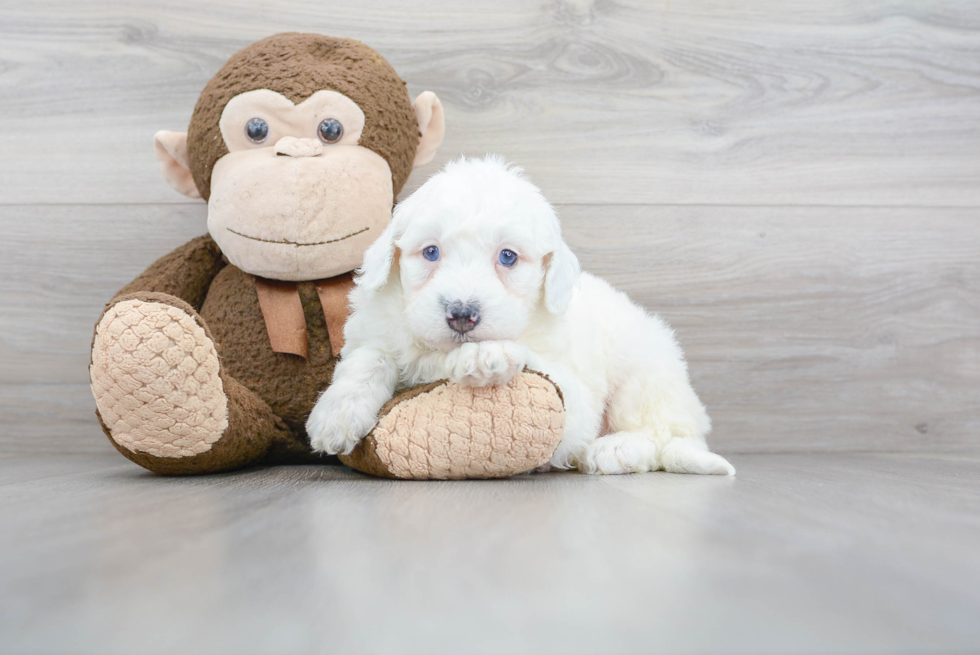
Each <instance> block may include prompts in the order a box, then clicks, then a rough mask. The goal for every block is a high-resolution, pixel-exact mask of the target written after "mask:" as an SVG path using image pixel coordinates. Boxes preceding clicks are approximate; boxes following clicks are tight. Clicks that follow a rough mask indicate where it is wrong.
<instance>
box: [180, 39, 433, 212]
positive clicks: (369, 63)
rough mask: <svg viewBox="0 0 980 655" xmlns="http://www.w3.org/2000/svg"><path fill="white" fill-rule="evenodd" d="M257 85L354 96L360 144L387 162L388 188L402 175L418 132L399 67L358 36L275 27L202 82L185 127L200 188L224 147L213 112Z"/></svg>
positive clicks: (298, 95)
mask: <svg viewBox="0 0 980 655" xmlns="http://www.w3.org/2000/svg"><path fill="white" fill-rule="evenodd" d="M256 89H270V90H272V91H276V92H277V93H281V94H282V95H284V96H286V97H287V98H289V99H290V100H292V101H293V102H294V103H299V102H302V101H303V100H306V99H307V98H308V97H310V96H311V95H313V93H315V92H316V91H319V90H321V89H328V90H332V91H337V92H338V93H342V94H344V95H345V96H347V97H348V98H350V99H351V100H353V101H354V102H356V103H357V104H358V105H359V106H360V107H361V109H362V110H363V111H364V116H365V119H366V122H365V126H364V131H363V132H362V134H361V140H360V145H362V146H364V147H366V148H368V149H370V150H373V151H374V152H376V153H377V154H379V155H380V156H381V157H383V158H384V159H385V160H386V161H387V162H388V164H389V166H391V181H392V187H393V189H394V195H395V196H397V195H398V193H399V191H401V189H402V187H403V186H404V184H405V181H406V180H408V175H409V173H410V172H411V170H412V162H413V160H414V157H415V151H416V149H417V147H418V142H419V138H420V137H421V134H420V132H419V129H418V122H417V119H416V116H415V110H414V109H413V108H412V102H411V100H410V98H409V96H408V91H407V90H406V88H405V83H404V82H403V81H402V79H401V77H399V76H398V73H396V72H395V70H394V69H393V68H392V67H391V65H390V64H389V63H388V62H387V61H385V60H384V58H383V57H382V56H381V55H379V54H378V53H377V52H375V51H374V50H373V49H371V48H369V47H368V46H366V45H364V44H363V43H361V42H360V41H355V40H353V39H338V38H334V37H329V36H323V35H320V34H299V33H288V34H276V35H275V36H270V37H268V38H266V39H262V40H261V41H258V42H256V43H253V44H252V45H250V46H248V47H246V48H244V49H242V50H240V51H239V52H238V53H236V54H234V55H232V57H231V58H230V59H229V60H228V62H227V63H226V64H225V65H224V66H223V67H222V68H221V70H220V71H218V73H217V74H216V75H215V76H214V77H213V78H212V79H211V81H210V82H208V84H207V86H206V87H205V88H204V91H203V92H202V93H201V97H200V99H198V101H197V105H196V106H195V108H194V115H193V117H192V118H191V123H190V127H189V128H188V130H187V143H188V151H189V154H190V168H191V173H192V174H193V175H194V182H195V184H196V185H197V188H198V190H199V191H200V192H201V196H202V197H203V198H204V199H205V200H207V199H208V197H209V196H210V194H211V169H212V168H214V164H215V162H216V161H218V159H220V158H221V157H223V156H224V155H225V154H227V152H228V149H227V147H226V146H225V142H224V140H223V139H222V137H221V132H220V130H219V128H218V120H219V119H220V118H221V112H222V111H223V110H224V108H225V105H226V104H227V103H228V101H229V100H231V99H232V98H233V97H235V96H237V95H238V94H240V93H245V92H247V91H254V90H256Z"/></svg>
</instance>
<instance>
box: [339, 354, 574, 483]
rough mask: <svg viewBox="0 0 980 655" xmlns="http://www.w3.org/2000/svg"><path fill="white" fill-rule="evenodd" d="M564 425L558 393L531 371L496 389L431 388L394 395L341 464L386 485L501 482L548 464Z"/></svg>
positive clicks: (439, 385)
mask: <svg viewBox="0 0 980 655" xmlns="http://www.w3.org/2000/svg"><path fill="white" fill-rule="evenodd" d="M564 426H565V412H564V409H563V407H562V399H561V392H560V391H558V388H557V387H556V386H555V385H554V384H553V383H552V382H551V380H549V379H548V378H547V377H545V376H544V375H542V374H540V373H537V372H536V371H529V370H525V371H524V372H523V373H520V374H518V375H517V376H515V377H514V379H513V380H511V381H510V383H508V384H507V385H506V386H501V387H483V388H472V387H462V386H459V385H456V384H450V383H448V382H446V381H442V382H435V383H433V384H430V385H425V386H422V387H415V388H413V389H407V390H405V391H404V392H402V393H400V394H399V395H397V396H395V398H393V399H392V400H391V402H389V403H388V404H387V405H385V407H384V408H382V410H381V418H380V419H379V420H378V425H377V426H375V428H374V430H372V431H371V434H369V435H368V436H367V437H366V438H365V439H364V440H363V441H362V442H361V443H360V444H359V445H358V446H357V448H355V449H354V452H352V453H351V454H350V455H341V457H340V459H341V461H342V462H344V463H345V464H347V465H348V466H351V467H352V468H355V469H357V470H359V471H363V472H365V473H370V474H372V475H379V476H383V477H389V478H403V479H408V480H459V479H465V478H503V477H507V476H510V475H516V474H518V473H523V472H525V471H530V470H531V469H534V468H536V467H538V466H541V465H542V464H545V463H546V462H547V461H548V460H549V459H551V456H552V454H553V453H554V452H555V449H556V448H557V447H558V442H559V441H560V440H561V435H562V430H563V428H564Z"/></svg>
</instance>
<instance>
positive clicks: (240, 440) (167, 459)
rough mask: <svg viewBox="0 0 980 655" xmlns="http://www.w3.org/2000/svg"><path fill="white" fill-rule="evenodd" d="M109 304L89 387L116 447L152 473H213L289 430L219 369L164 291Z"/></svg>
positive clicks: (199, 323)
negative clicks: (90, 386)
mask: <svg viewBox="0 0 980 655" xmlns="http://www.w3.org/2000/svg"><path fill="white" fill-rule="evenodd" d="M140 296H141V297H124V298H122V299H120V300H119V301H118V302H116V303H115V304H114V305H112V306H110V307H109V308H108V309H107V310H106V312H105V314H104V315H103V316H102V319H101V320H100V321H99V324H98V325H97V326H96V329H95V339H94V341H93V343H92V365H91V367H90V370H89V372H90V374H91V379H92V393H93V395H94V396H95V403H96V406H97V407H98V413H99V417H100V418H101V420H102V425H103V428H104V429H105V432H106V434H107V435H108V436H109V439H110V440H111V441H112V443H113V445H115V446H116V449H117V450H118V451H119V452H121V453H122V454H123V455H125V456H126V457H127V458H129V459H131V460H132V461H134V462H136V463H137V464H139V465H140V466H142V467H144V468H147V469H149V470H151V471H154V472H157V473H164V474H172V475H187V474H194V473H213V472H216V471H224V470H228V469H233V468H238V467H241V466H245V465H247V464H251V463H254V462H256V461H258V460H260V459H261V458H262V457H263V456H264V455H265V454H266V453H267V452H268V451H269V448H270V444H271V443H272V442H273V440H275V439H278V438H281V437H282V436H283V435H284V434H286V433H287V432H288V431H287V429H286V427H285V426H284V425H283V424H282V421H281V420H279V419H278V417H276V416H274V415H273V414H272V411H271V410H270V409H269V407H268V405H266V404H265V403H264V402H262V401H261V400H260V399H259V398H258V397H257V396H256V395H255V394H254V393H252V392H251V391H249V390H248V389H246V388H245V387H243V386H242V385H240V384H238V383H237V382H236V381H235V380H234V379H232V378H231V377H229V376H227V375H224V374H223V373H222V371H221V366H220V364H219V361H218V353H217V350H216V348H215V345H214V342H213V341H212V340H211V337H210V335H209V334H208V331H207V329H206V327H205V325H204V322H203V320H202V319H201V318H200V317H199V316H198V315H197V313H196V312H195V311H194V310H193V309H192V308H191V307H190V306H189V305H187V304H186V303H184V302H183V301H181V300H179V299H177V298H174V297H173V296H168V295H166V294H157V293H148V294H140Z"/></svg>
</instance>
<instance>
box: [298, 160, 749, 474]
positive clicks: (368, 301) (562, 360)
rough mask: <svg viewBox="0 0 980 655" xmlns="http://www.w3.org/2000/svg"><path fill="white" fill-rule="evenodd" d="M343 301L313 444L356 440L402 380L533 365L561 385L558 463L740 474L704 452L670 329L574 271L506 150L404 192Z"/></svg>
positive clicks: (598, 469) (699, 411)
mask: <svg viewBox="0 0 980 655" xmlns="http://www.w3.org/2000/svg"><path fill="white" fill-rule="evenodd" d="M350 303H351V308H352V314H351V317H350V319H349V320H348V321H347V325H346V326H345V328H344V338H345V341H346V343H345V345H344V348H343V351H342V352H341V360H340V362H339V363H338V364H337V368H336V370H335V372H334V378H333V383H332V384H331V385H330V387H329V388H328V389H327V390H326V391H325V392H324V393H323V395H322V396H320V399H319V401H318V402H317V404H316V407H314V408H313V412H312V414H310V418H309V421H308V422H307V425H306V427H307V431H308V432H309V435H310V439H311V442H312V444H313V447H314V449H316V450H318V451H322V452H326V453H331V454H335V453H348V452H350V451H351V450H352V449H353V448H354V446H355V445H356V444H357V442H358V441H360V440H361V439H362V438H363V437H364V436H365V435H367V433H368V432H370V430H371V428H372V427H374V425H375V423H376V422H377V416H378V411H379V410H380V409H381V406H382V405H383V404H384V403H385V402H387V401H388V400H390V399H391V397H392V396H393V395H394V392H395V390H396V389H398V388H401V387H405V386H411V385H416V384H422V383H427V382H433V381H435V380H439V379H445V378H449V379H450V380H452V381H455V382H459V383H462V384H466V385H473V386H485V385H496V384H506V383H507V382H508V381H509V380H510V378H512V377H513V376H514V375H515V374H516V373H517V372H519V371H520V370H522V369H523V368H524V366H525V365H526V366H528V367H529V368H532V369H534V370H537V371H541V372H543V373H546V374H547V375H548V376H549V377H551V379H552V380H554V381H555V382H556V384H557V385H558V387H559V388H560V389H561V391H562V394H563V396H564V400H565V413H566V416H565V432H564V434H563V436H562V440H561V443H560V445H559V447H558V449H557V451H556V452H555V454H554V457H553V458H552V459H551V465H552V466H554V467H556V468H571V467H577V468H578V469H579V470H581V471H585V472H588V473H631V472H639V471H654V470H657V469H660V468H663V469H665V470H667V471H671V472H675V473H715V474H727V475H733V474H734V473H735V469H734V468H732V465H731V464H729V463H728V462H727V461H726V460H725V459H724V458H722V457H721V456H719V455H716V454H714V453H711V452H709V451H708V447H707V445H706V443H705V435H706V434H707V433H708V431H709V430H710V428H711V421H710V420H709V419H708V415H707V413H705V410H704V406H703V405H702V404H701V402H700V401H699V400H698V397H697V395H696V394H695V393H694V389H692V388H691V383H690V380H689V379H688V375H687V365H686V363H685V361H684V355H683V353H682V352H681V349H680V346H678V344H677V341H676V340H675V339H674V336H673V333H672V332H671V330H670V328H668V327H667V325H665V324H664V322H663V321H662V320H660V319H659V318H657V317H655V316H651V315H649V314H647V313H646V312H645V311H644V310H643V309H641V308H640V307H638V306H637V305H635V304H633V303H632V302H631V301H630V300H629V298H627V296H626V295H625V294H623V293H621V292H619V291H616V290H615V289H613V288H612V287H611V286H609V284H607V283H606V282H604V281H602V280H600V279H598V278H596V277H593V276H592V275H589V274H587V273H581V272H580V269H579V264H578V260H577V259H576V258H575V255H573V254H572V252H571V250H569V249H568V246H567V245H565V243H564V241H562V237H561V227H560V226H559V223H558V218H557V216H556V214H555V211H554V209H553V208H552V207H551V205H550V204H548V202H547V201H546V200H545V199H544V197H543V196H542V195H541V192H540V191H539V190H538V188H537V187H535V186H534V185H533V184H531V182H529V181H528V180H527V179H526V178H525V177H524V176H523V175H522V173H521V170H520V169H518V168H509V167H507V165H506V164H504V162H503V161H502V160H501V159H498V158H494V157H488V158H486V159H460V160H459V161H455V162H452V163H450V164H449V165H447V166H446V168H445V169H444V170H443V171H442V172H440V173H438V174H437V175H435V176H433V177H432V178H431V179H429V180H428V181H427V182H426V183H425V184H423V185H422V187H421V188H419V189H418V191H416V192H415V193H414V194H412V196H411V197H409V198H408V199H407V200H405V201H404V202H401V203H400V204H399V205H398V206H397V207H396V208H395V212H394V216H393V218H392V221H391V223H390V224H389V226H388V227H387V229H385V231H384V233H383V234H382V235H381V237H380V238H379V239H378V240H377V241H376V242H375V243H374V244H373V245H372V246H371V247H370V248H369V249H368V251H367V253H366V254H365V256H364V265H363V266H362V267H361V269H360V275H359V277H358V278H357V285H356V287H355V288H354V290H353V291H352V292H351V294H350ZM600 437H601V438H600Z"/></svg>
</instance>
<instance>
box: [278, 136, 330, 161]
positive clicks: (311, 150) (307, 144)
mask: <svg viewBox="0 0 980 655" xmlns="http://www.w3.org/2000/svg"><path fill="white" fill-rule="evenodd" d="M321 152H323V144H321V143H320V142H319V141H318V140H317V139H299V138H297V137H295V136H284V137H283V138H281V139H279V140H278V141H276V154H277V155H279V156H281V157H316V156H317V155H319V154H320V153H321Z"/></svg>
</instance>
